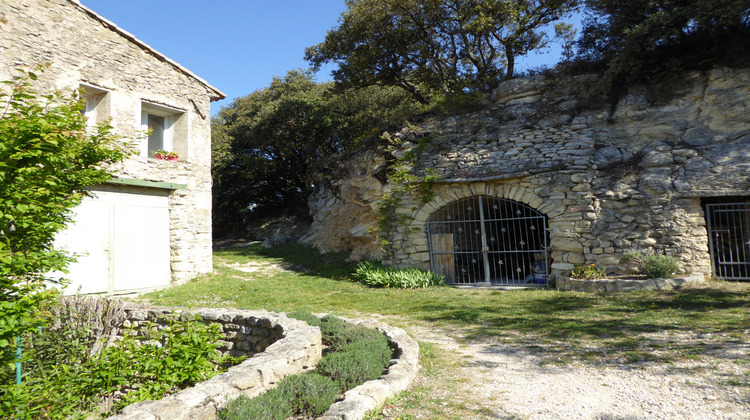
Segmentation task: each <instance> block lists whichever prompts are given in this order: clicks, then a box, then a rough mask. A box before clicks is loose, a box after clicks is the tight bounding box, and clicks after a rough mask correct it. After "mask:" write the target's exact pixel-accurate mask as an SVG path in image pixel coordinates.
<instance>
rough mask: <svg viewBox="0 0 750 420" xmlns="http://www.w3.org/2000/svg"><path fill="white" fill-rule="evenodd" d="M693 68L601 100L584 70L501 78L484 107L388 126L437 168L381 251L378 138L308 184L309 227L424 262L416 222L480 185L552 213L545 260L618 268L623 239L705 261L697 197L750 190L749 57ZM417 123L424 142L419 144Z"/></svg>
mask: <svg viewBox="0 0 750 420" xmlns="http://www.w3.org/2000/svg"><path fill="white" fill-rule="evenodd" d="M689 78H690V83H689V84H688V86H687V87H685V88H682V89H681V90H679V91H677V92H675V93H674V94H673V95H672V96H671V98H670V99H668V100H662V101H660V102H655V101H654V100H652V99H651V98H650V97H649V94H648V89H647V88H644V87H635V88H633V89H631V91H630V92H629V94H628V95H626V96H625V97H623V98H622V99H621V100H620V101H619V102H618V103H617V104H616V106H614V107H609V106H602V107H601V108H599V109H591V107H590V106H588V101H587V100H586V99H585V98H583V95H581V94H580V92H582V91H584V90H585V89H586V86H587V85H588V84H590V83H591V82H592V78H591V77H578V78H575V79H568V80H565V81H563V82H560V81H557V82H553V81H550V80H545V79H543V78H541V77H535V78H528V79H519V80H512V81H509V82H506V83H505V84H503V85H502V86H501V87H500V88H499V89H498V90H497V91H496V92H495V93H494V95H493V101H492V103H491V104H489V105H488V106H486V107H485V108H484V109H481V110H478V111H472V112H468V113H464V114H460V115H453V116H448V117H442V118H432V119H428V120H426V121H424V122H423V123H421V124H419V126H417V127H410V128H406V129H404V130H402V131H401V132H399V133H395V134H394V137H397V138H398V137H400V138H401V139H402V140H403V142H402V143H401V145H400V147H399V148H398V149H397V150H395V151H393V153H392V154H393V155H396V157H398V156H399V155H403V154H404V153H406V152H409V151H412V152H417V151H418V152H419V162H420V165H419V166H420V167H421V168H422V169H418V171H420V170H422V171H423V170H424V169H425V168H433V169H434V170H436V171H437V173H438V174H439V176H440V179H441V180H440V181H439V182H438V183H437V184H436V185H435V186H434V188H433V192H434V193H435V197H434V198H433V199H432V200H431V201H430V202H428V203H426V204H422V203H419V202H408V200H407V201H405V202H402V204H401V205H400V208H397V209H395V211H396V213H398V214H404V215H406V216H407V219H408V222H406V223H404V224H403V226H402V228H401V227H400V228H399V229H398V232H395V235H394V238H395V239H396V240H394V241H393V247H392V249H390V250H389V252H388V253H387V254H385V253H383V251H382V250H380V249H379V248H378V245H377V241H376V239H375V238H374V237H373V235H371V234H369V233H368V229H369V228H370V227H372V226H374V225H375V224H376V221H377V204H378V202H379V200H380V199H381V197H382V196H383V194H384V193H386V192H388V191H391V190H392V189H393V188H394V185H393V184H392V183H391V182H390V181H389V180H388V179H387V178H386V177H384V173H385V171H384V167H385V165H386V158H385V157H386V156H388V153H386V152H385V150H384V149H382V148H381V149H378V150H372V151H368V152H363V153H360V154H359V155H357V156H356V157H354V158H352V159H350V160H348V161H346V162H345V163H344V164H343V167H342V171H341V172H340V173H338V174H334V175H333V176H332V177H331V179H330V180H329V181H330V182H329V185H327V186H326V187H324V188H320V189H319V190H318V191H317V192H316V193H315V194H314V195H313V196H312V197H311V198H310V204H311V205H310V207H311V209H312V210H311V214H312V216H313V218H314V222H313V225H312V228H311V229H310V232H309V233H308V235H307V236H306V237H305V240H306V241H307V242H309V243H312V244H314V245H316V246H317V247H319V248H320V249H322V250H351V251H352V252H353V254H357V255H360V256H368V257H373V258H386V259H387V260H389V261H390V262H391V263H394V264H397V265H417V266H422V267H424V268H428V267H429V262H430V255H429V248H430V246H429V243H428V237H427V234H426V233H425V227H426V222H427V221H428V220H429V219H430V217H432V215H433V214H434V213H435V212H436V211H437V210H439V209H440V208H443V207H444V206H445V205H447V204H449V203H452V202H455V201H456V200H459V199H462V198H468V197H473V196H477V195H485V196H489V197H499V198H502V199H507V200H512V201H515V202H518V203H522V204H525V205H527V206H529V207H531V208H533V209H535V210H537V211H539V212H540V213H542V214H544V215H545V216H546V217H547V218H548V234H549V251H550V257H551V260H552V264H551V267H552V272H553V274H559V273H562V272H564V271H567V270H570V269H572V268H573V267H574V266H576V265H580V264H589V263H597V264H600V265H603V266H606V267H607V268H608V269H609V270H610V271H617V270H624V269H625V268H624V267H622V266H621V265H620V263H619V260H620V257H621V256H622V255H623V254H624V253H625V252H627V251H630V250H653V251H658V252H666V253H669V254H672V255H675V256H678V257H679V258H680V259H681V260H682V262H683V265H684V267H686V270H687V271H691V272H695V273H702V274H710V272H711V262H710V261H711V260H710V257H709V254H708V236H707V231H706V223H705V215H704V210H703V204H704V203H705V202H707V201H711V200H719V199H720V198H721V197H736V198H737V199H738V200H746V199H748V197H750V176H748V174H750V171H749V170H750V147H749V146H750V113H748V105H749V104H750V71H748V70H743V69H724V68H721V69H714V70H711V71H709V72H707V73H704V74H698V73H695V74H691V75H689ZM422 137H427V138H429V145H428V146H427V147H417V144H416V141H415V140H414V139H415V138H422Z"/></svg>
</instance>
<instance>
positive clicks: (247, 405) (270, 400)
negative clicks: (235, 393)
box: [219, 388, 294, 420]
mask: <svg viewBox="0 0 750 420" xmlns="http://www.w3.org/2000/svg"><path fill="white" fill-rule="evenodd" d="M293 414H294V412H293V410H292V404H291V402H290V401H289V399H288V398H287V395H285V394H284V393H283V392H281V390H280V389H279V388H274V389H272V390H270V391H268V392H266V393H265V394H262V395H259V396H257V397H255V398H247V397H245V396H244V395H241V396H240V397H238V398H235V399H233V400H230V401H229V402H228V403H227V408H226V409H225V410H222V411H220V412H219V418H220V419H222V420H249V419H253V420H284V419H286V418H289V417H291V416H292V415H293Z"/></svg>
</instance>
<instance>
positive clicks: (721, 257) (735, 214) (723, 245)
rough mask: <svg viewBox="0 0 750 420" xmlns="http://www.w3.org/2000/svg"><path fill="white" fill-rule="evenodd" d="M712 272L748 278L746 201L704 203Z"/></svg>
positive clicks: (749, 227)
mask: <svg viewBox="0 0 750 420" xmlns="http://www.w3.org/2000/svg"><path fill="white" fill-rule="evenodd" d="M706 221H707V224H708V248H709V251H710V252H711V264H712V265H713V271H714V275H715V276H717V277H721V278H723V279H727V280H750V203H711V204H706Z"/></svg>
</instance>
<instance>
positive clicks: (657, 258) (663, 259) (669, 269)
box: [622, 252, 680, 279]
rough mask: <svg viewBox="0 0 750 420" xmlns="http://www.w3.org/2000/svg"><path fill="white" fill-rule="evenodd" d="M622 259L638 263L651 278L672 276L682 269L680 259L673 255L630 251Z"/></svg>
mask: <svg viewBox="0 0 750 420" xmlns="http://www.w3.org/2000/svg"><path fill="white" fill-rule="evenodd" d="M622 260H623V261H624V262H634V263H636V264H638V265H639V266H640V267H641V270H642V271H643V273H644V274H645V275H646V277H648V278H650V279H664V278H668V277H672V276H673V275H674V274H675V273H677V272H678V271H679V270H680V260H678V259H677V258H676V257H673V256H671V255H659V254H644V253H642V252H628V253H627V254H625V256H624V257H623V258H622Z"/></svg>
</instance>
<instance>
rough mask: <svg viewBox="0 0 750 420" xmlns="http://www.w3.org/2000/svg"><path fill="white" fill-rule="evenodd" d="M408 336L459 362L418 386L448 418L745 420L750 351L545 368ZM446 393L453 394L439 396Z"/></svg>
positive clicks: (438, 335)
mask: <svg viewBox="0 0 750 420" xmlns="http://www.w3.org/2000/svg"><path fill="white" fill-rule="evenodd" d="M407 331H409V333H410V334H412V336H413V337H414V338H416V339H417V340H418V341H420V342H422V343H430V344H432V345H434V346H436V347H438V348H439V349H440V350H441V351H442V352H444V353H445V354H448V355H449V356H450V357H451V359H452V360H454V361H456V363H454V364H453V367H452V368H451V369H449V370H450V371H451V373H449V374H447V375H445V376H443V377H440V375H435V376H433V377H430V376H426V375H423V376H422V377H421V378H420V384H419V386H422V387H423V388H425V389H431V391H430V395H432V396H435V397H437V398H438V399H440V398H444V399H445V401H443V402H440V403H438V406H439V405H442V406H444V407H450V406H453V407H454V409H453V410H449V409H447V408H446V410H445V411H444V412H443V413H444V414H445V416H446V417H449V418H477V419H484V418H488V419H491V418H501V419H515V418H518V419H623V420H624V419H748V418H750V387H748V385H747V384H748V379H749V378H748V377H747V373H748V365H747V364H748V363H750V357H748V354H749V353H750V352H749V349H748V345H743V346H739V348H733V349H725V350H722V351H718V352H717V354H716V355H715V356H713V357H708V358H702V359H701V360H700V361H689V362H680V363H675V364H667V365H640V364H633V365H623V366H615V367H612V366H609V367H596V366H591V365H585V364H580V363H574V364H572V365H564V366H557V365H551V364H542V363H541V362H542V358H541V357H540V356H539V355H536V354H533V353H530V352H529V351H527V350H526V349H524V348H523V347H517V346H513V345H507V344H502V345H498V344H496V343H493V342H478V341H470V342H463V341H461V342H459V341H457V340H456V339H455V338H453V337H451V334H450V333H442V332H440V331H433V330H430V329H428V328H426V327H425V326H415V325H412V326H411V327H407ZM746 344H747V343H746ZM724 356H726V357H724ZM743 375H744V376H743ZM737 377H740V378H742V377H744V379H745V385H744V386H736V384H734V385H732V384H728V381H729V380H730V379H729V378H737ZM446 389H450V391H449V392H447V393H442V392H441V390H446ZM441 393H442V394H443V395H441ZM425 408H428V407H425ZM391 411H392V413H391V414H392V416H393V417H391V416H384V418H397V417H398V416H399V415H402V414H404V413H407V412H410V410H408V409H405V408H404V407H393V408H392V409H391ZM430 411H431V412H432V414H429V412H430ZM411 413H413V414H411V415H409V416H408V417H416V418H436V416H442V414H440V411H439V410H438V412H437V414H436V413H435V411H434V409H432V410H428V412H424V411H422V412H414V411H411Z"/></svg>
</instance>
